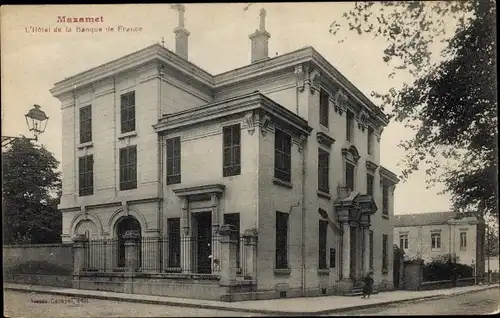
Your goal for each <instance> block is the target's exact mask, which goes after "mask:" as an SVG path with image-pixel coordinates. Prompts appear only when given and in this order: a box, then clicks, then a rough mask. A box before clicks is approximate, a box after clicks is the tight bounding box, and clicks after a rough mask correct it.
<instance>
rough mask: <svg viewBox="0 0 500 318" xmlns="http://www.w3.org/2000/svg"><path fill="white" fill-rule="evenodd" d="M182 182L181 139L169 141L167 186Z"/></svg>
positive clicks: (176, 138)
mask: <svg viewBox="0 0 500 318" xmlns="http://www.w3.org/2000/svg"><path fill="white" fill-rule="evenodd" d="M180 182H181V138H180V137H175V138H170V139H167V184H175V183H180Z"/></svg>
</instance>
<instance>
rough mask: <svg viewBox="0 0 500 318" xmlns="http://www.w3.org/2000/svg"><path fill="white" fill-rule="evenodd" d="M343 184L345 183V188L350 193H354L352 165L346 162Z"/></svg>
mask: <svg viewBox="0 0 500 318" xmlns="http://www.w3.org/2000/svg"><path fill="white" fill-rule="evenodd" d="M345 182H346V186H347V187H348V188H349V189H350V190H351V191H354V165H353V164H351V163H349V162H346V167H345Z"/></svg>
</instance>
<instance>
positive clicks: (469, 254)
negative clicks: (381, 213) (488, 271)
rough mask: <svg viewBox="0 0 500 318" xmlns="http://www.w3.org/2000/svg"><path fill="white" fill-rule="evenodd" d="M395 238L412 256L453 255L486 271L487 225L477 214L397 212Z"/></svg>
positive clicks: (428, 258) (425, 257)
mask: <svg viewBox="0 0 500 318" xmlns="http://www.w3.org/2000/svg"><path fill="white" fill-rule="evenodd" d="M481 238H482V239H481ZM394 241H395V244H398V246H399V247H400V248H401V249H403V250H404V251H405V255H406V256H407V257H409V258H421V259H423V260H424V261H425V262H430V261H432V259H433V258H435V257H438V256H442V255H450V254H451V255H456V256H458V257H459V262H460V263H463V264H467V265H473V264H475V265H477V266H478V272H481V273H482V272H483V271H484V262H485V259H484V251H483V246H482V244H484V224H483V223H481V222H479V221H478V220H477V219H476V217H472V216H471V217H463V218H457V214H456V213H455V212H435V213H418V214H407V215H396V217H395V223H394Z"/></svg>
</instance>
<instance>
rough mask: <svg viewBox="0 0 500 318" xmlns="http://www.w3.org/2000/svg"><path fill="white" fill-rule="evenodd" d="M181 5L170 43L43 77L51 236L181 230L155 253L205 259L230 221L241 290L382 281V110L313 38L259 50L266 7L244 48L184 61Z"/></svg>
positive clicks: (214, 258) (388, 205)
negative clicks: (217, 69) (246, 269)
mask: <svg viewBox="0 0 500 318" xmlns="http://www.w3.org/2000/svg"><path fill="white" fill-rule="evenodd" d="M180 13H181V14H180V16H179V20H180V21H179V27H178V28H176V29H175V33H176V41H177V42H176V52H175V53H173V52H171V51H169V50H167V49H166V48H164V47H163V46H161V45H152V46H150V47H147V48H145V49H143V50H140V51H137V52H135V53H132V54H130V55H127V56H124V57H122V58H119V59H117V60H114V61H111V62H109V63H107V64H104V65H101V66H99V67H96V68H93V69H90V70H88V71H85V72H83V73H80V74H77V75H75V76H72V77H70V78H66V79H64V80H63V81H61V82H58V83H56V84H55V86H54V88H53V89H52V90H51V93H52V94H53V96H55V97H57V98H58V99H59V100H60V101H61V105H62V107H61V109H62V121H63V132H62V135H63V158H62V172H63V194H62V198H61V203H60V209H61V211H62V212H63V241H71V240H72V238H73V237H74V236H75V235H77V234H84V235H86V236H87V237H89V238H90V239H91V240H92V239H116V238H118V239H119V238H120V237H121V236H122V235H123V234H124V233H125V232H126V231H128V230H136V231H139V232H140V235H141V237H142V238H146V239H156V238H168V239H169V242H186V241H190V242H191V241H193V242H196V244H195V245H192V244H189V245H185V244H177V243H175V244H174V243H169V244H170V245H169V248H170V249H169V251H173V250H175V252H166V253H165V254H164V255H165V256H164V257H166V258H169V259H167V260H164V261H163V263H162V264H167V263H168V264H170V265H172V266H171V267H175V268H177V271H178V272H180V273H182V272H190V273H191V272H193V273H198V274H203V273H205V274H213V273H214V272H215V271H216V270H215V269H214V268H216V265H218V263H219V261H220V260H221V259H224V255H221V253H222V252H221V250H220V248H219V247H218V244H216V243H213V244H212V243H211V242H213V238H214V237H217V235H218V232H219V229H220V227H221V226H222V225H223V224H231V225H233V226H234V228H235V229H236V230H237V232H239V234H240V235H242V236H244V235H246V234H248V233H253V234H252V235H255V242H256V252H255V254H254V258H255V264H256V265H255V269H254V270H253V272H252V274H251V275H250V276H252V277H251V278H252V284H253V287H252V291H254V292H261V293H265V292H267V291H273V292H279V293H280V295H281V296H284V295H286V296H287V297H290V296H300V295H317V294H331V293H336V292H348V291H349V290H351V289H352V288H353V286H355V285H356V281H357V280H359V278H361V277H362V276H363V275H365V274H366V273H367V272H368V271H370V270H373V277H374V279H375V284H376V286H377V287H378V288H379V289H392V288H393V285H392V244H393V243H392V242H393V229H392V224H391V222H392V219H393V218H394V211H393V197H394V189H395V185H396V184H397V182H398V179H397V177H396V176H395V174H394V173H392V172H390V171H389V170H387V169H385V168H383V167H381V166H380V142H381V136H382V131H383V129H384V127H385V126H386V125H387V124H388V119H387V118H386V116H385V115H384V114H383V112H382V111H381V110H380V109H379V108H378V107H377V106H375V105H374V104H373V103H372V102H371V101H370V100H369V99H368V98H367V97H365V96H364V95H363V94H362V93H361V92H360V91H359V90H358V89H357V88H356V87H355V86H354V85H353V84H352V83H350V82H349V81H348V80H347V79H346V78H345V77H344V76H342V74H340V73H339V72H338V71H337V70H336V69H335V68H334V67H333V66H332V65H331V64H330V63H329V62H328V61H327V60H326V59H325V58H323V57H322V56H321V55H320V54H319V53H318V52H317V51H316V50H315V49H314V48H312V47H306V48H303V49H300V50H297V51H294V52H291V53H288V54H284V55H281V56H277V57H274V58H269V57H268V52H267V51H268V48H267V43H268V39H269V37H270V34H269V33H268V32H267V31H266V29H265V11H261V23H260V28H259V30H256V31H255V33H253V34H252V35H250V39H251V47H252V49H251V63H250V64H249V65H247V66H245V67H242V68H238V69H235V70H231V71H228V72H225V73H222V74H218V75H212V74H209V73H208V72H206V71H204V70H203V69H201V68H199V67H198V66H196V65H194V64H192V63H190V62H189V61H188V51H187V38H188V36H189V32H188V31H187V30H186V29H185V28H184V22H183V10H182V9H181V10H180ZM203 246H205V247H203ZM109 252H110V253H113V252H112V251H111V250H110V251H109ZM143 253H144V255H145V251H144V249H143ZM237 254H238V262H237V266H242V264H243V263H245V262H246V260H245V259H244V258H245V257H247V256H248V255H247V256H243V254H244V253H243V250H242V249H240V248H238V250H237ZM172 259H179V261H172ZM141 260H142V262H146V261H147V260H148V257H147V256H143V257H142V258H141ZM115 265H116V264H115ZM170 265H169V266H170ZM163 266H165V265H163ZM268 295H271V294H268ZM273 295H274V294H273ZM265 297H272V296H265Z"/></svg>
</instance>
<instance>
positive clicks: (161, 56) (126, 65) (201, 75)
mask: <svg viewBox="0 0 500 318" xmlns="http://www.w3.org/2000/svg"><path fill="white" fill-rule="evenodd" d="M157 61H160V62H163V63H168V64H169V65H170V66H172V67H174V68H175V69H176V70H177V71H179V72H181V73H183V74H185V76H188V77H191V78H193V79H194V80H197V81H199V82H200V83H202V84H204V85H207V86H209V87H211V88H212V87H213V86H214V83H213V76H212V75H211V74H209V73H208V72H206V71H204V70H202V69H201V68H200V67H198V66H196V65H194V64H193V63H191V62H188V61H186V60H185V59H183V58H182V57H180V56H177V55H176V54H175V53H173V52H170V51H169V50H167V49H166V48H164V47H162V46H161V45H159V44H154V45H152V46H149V47H147V48H144V49H142V50H139V51H137V52H134V53H131V54H128V55H126V56H123V57H121V58H118V59H115V60H113V61H110V62H108V63H105V64H102V65H100V66H97V67H94V68H91V69H89V70H87V71H84V72H81V73H78V74H76V75H73V76H71V77H68V78H66V79H64V80H62V81H59V82H57V83H55V84H54V87H53V88H52V89H50V90H49V91H50V93H51V94H52V95H53V96H54V97H56V98H58V97H59V96H61V95H63V94H64V93H66V92H68V91H71V90H73V89H76V88H78V89H79V88H81V87H83V86H88V85H91V84H93V83H95V82H97V81H100V80H105V79H106V78H109V77H112V76H117V74H119V73H122V72H127V71H130V70H131V69H134V68H137V69H140V68H141V67H144V65H147V64H149V63H152V64H154V63H155V62H157Z"/></svg>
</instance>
